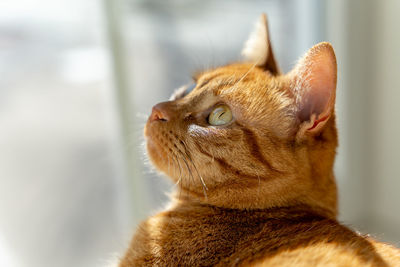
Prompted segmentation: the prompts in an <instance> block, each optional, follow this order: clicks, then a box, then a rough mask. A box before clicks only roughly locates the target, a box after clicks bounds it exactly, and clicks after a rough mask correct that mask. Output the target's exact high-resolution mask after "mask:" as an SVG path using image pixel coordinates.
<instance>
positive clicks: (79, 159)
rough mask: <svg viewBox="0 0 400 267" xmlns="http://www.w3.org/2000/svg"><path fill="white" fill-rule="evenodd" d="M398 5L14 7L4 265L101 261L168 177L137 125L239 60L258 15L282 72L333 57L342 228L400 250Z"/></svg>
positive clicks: (1, 167)
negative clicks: (153, 161) (207, 74)
mask: <svg viewBox="0 0 400 267" xmlns="http://www.w3.org/2000/svg"><path fill="white" fill-rule="evenodd" d="M398 10H400V1H397V0H379V1H378V0H376V1H374V0H352V1H346V0H323V1H322V0H301V1H299V0H268V1H267V0H263V1H261V0H258V1H257V0H253V1H243V0H242V1H239V0H230V1H228V0H223V1H222V0H220V1H210V0H203V1H194V0H185V1H183V0H158V1H156V0H103V1H101V0H85V1H81V0H35V1H33V0H12V1H11V0H3V1H1V2H0V266H7V267H8V266H9V267H20V266H21V267H25V266H30V267H31V266H40V267H46V266H52V267H53V266H104V265H105V264H106V263H107V261H108V260H109V259H111V258H112V257H113V256H115V255H118V254H119V253H121V252H122V251H123V250H124V249H125V248H126V246H127V245H128V242H129V240H130V238H131V235H132V233H133V231H134V227H135V225H136V224H137V223H138V222H139V221H140V220H142V219H143V218H144V217H146V216H147V215H149V214H152V213H154V212H155V211H157V209H160V208H161V207H162V205H163V203H165V201H166V199H167V198H166V196H165V192H167V191H168V190H170V188H171V184H170V183H169V182H168V181H167V180H166V179H164V178H160V177H158V175H157V174H156V173H154V172H152V171H151V169H150V168H149V166H148V164H147V163H146V162H147V160H146V159H145V157H144V153H143V137H142V128H143V125H144V122H145V120H146V117H147V116H148V114H149V112H150V110H151V107H152V106H153V105H154V104H155V103H157V102H159V101H163V100H166V99H167V98H168V97H169V95H170V94H171V92H172V91H173V90H174V89H175V88H177V87H179V86H180V85H182V84H184V83H187V82H189V81H190V80H191V74H192V73H193V72H194V71H196V70H199V69H200V70H201V69H205V68H209V67H213V66H217V65H219V64H224V63H228V62H231V61H236V60H240V51H241V48H242V45H243V43H244V42H245V40H246V38H247V36H248V34H249V32H250V31H251V30H252V27H253V23H254V22H255V21H256V20H257V18H258V16H259V15H260V14H261V12H265V13H267V15H268V17H269V22H270V30H271V38H272V45H273V47H274V50H275V54H276V57H277V58H278V61H279V62H280V65H281V67H282V69H283V70H284V71H285V72H286V71H289V70H290V69H291V67H293V65H294V63H295V62H296V59H297V58H299V57H300V56H301V55H302V54H303V53H304V52H306V51H307V49H308V48H310V47H311V46H312V45H314V44H315V43H317V42H320V41H325V40H326V41H330V42H331V43H332V44H333V46H334V48H335V50H336V53H337V59H338V68H339V74H338V78H339V81H338V103H337V114H338V124H339V134H340V147H339V151H338V158H337V161H336V167H335V168H336V176H337V180H338V184H339V190H340V191H339V192H340V220H341V221H342V222H344V223H345V224H347V225H349V226H350V227H353V228H355V229H358V230H360V231H362V232H369V233H371V234H372V235H373V236H375V237H377V238H378V239H380V240H384V241H390V242H394V243H395V244H397V245H399V244H400V243H399V241H400V227H399V226H400V210H399V206H400V194H399V189H400V167H399V166H400V160H399V159H400V139H399V136H400V123H399V122H400V121H399V116H398V115H399V114H400V104H399V103H400V77H399V75H400V29H399V27H398V25H400V17H399V16H398Z"/></svg>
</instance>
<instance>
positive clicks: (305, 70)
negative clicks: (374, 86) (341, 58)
mask: <svg viewBox="0 0 400 267" xmlns="http://www.w3.org/2000/svg"><path fill="white" fill-rule="evenodd" d="M288 76H289V78H290V80H291V90H292V94H293V96H294V98H295V105H296V115H297V119H298V121H299V123H300V124H299V130H298V132H297V137H304V136H306V135H313V134H316V133H318V132H320V131H321V130H322V129H323V127H324V125H325V124H326V122H327V121H328V120H329V118H330V117H331V116H332V114H333V112H334V107H335V97H336V78H337V66H336V57H335V52H334V51H333V48H332V46H331V45H330V44H329V43H326V42H323V43H319V44H317V45H315V46H314V47H312V48H311V49H310V50H309V51H308V52H307V53H306V55H305V56H304V57H303V58H302V59H300V61H299V62H298V63H297V65H296V67H295V68H294V69H293V70H292V71H291V72H290V73H289V74H288Z"/></svg>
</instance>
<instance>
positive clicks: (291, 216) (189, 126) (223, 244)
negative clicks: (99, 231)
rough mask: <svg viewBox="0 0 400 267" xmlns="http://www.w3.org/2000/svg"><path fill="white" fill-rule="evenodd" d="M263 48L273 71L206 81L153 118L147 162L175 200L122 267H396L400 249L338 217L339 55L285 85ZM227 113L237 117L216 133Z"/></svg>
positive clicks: (226, 70) (244, 69) (289, 77)
mask: <svg viewBox="0 0 400 267" xmlns="http://www.w3.org/2000/svg"><path fill="white" fill-rule="evenodd" d="M261 21H262V22H263V21H264V23H266V19H265V18H264V20H261ZM264 29H267V27H266V25H264ZM262 38H268V34H263V35H262ZM264 41H265V43H266V45H267V47H266V48H265V49H263V51H265V53H268V54H267V55H266V56H264V57H263V61H265V62H264V63H266V62H268V64H262V63H263V62H261V64H260V62H258V61H257V62H253V63H235V64H230V65H227V66H223V67H219V68H216V69H213V70H209V71H206V72H204V73H202V74H200V75H199V76H198V77H197V81H196V82H197V85H196V87H195V89H194V90H193V91H192V92H191V93H189V94H188V95H186V96H183V95H182V96H180V97H178V98H177V99H175V100H172V101H168V102H164V103H160V104H158V105H156V106H155V107H154V108H153V112H152V115H151V116H150V118H149V120H148V122H147V125H146V127H145V136H146V137H147V148H148V152H149V156H150V158H151V160H152V161H153V163H154V164H155V166H156V167H157V168H158V169H159V170H160V171H162V172H164V173H165V174H166V175H167V176H169V177H170V178H171V179H172V181H174V182H176V183H178V185H179V190H177V192H175V193H174V194H173V196H172V197H171V201H172V205H171V207H170V208H169V209H167V210H165V211H164V212H161V213H159V214H157V215H155V216H153V217H150V218H149V219H147V220H146V221H145V222H143V223H142V224H141V225H140V226H139V229H138V230H137V232H136V234H135V236H134V238H133V240H132V243H131V245H130V247H129V249H128V250H127V252H126V254H125V256H124V258H123V259H122V261H121V263H120V266H121V267H125V266H210V265H217V266H389V265H390V264H391V265H392V266H395V265H396V263H398V264H399V265H400V253H399V251H398V250H397V249H395V248H393V247H390V246H385V245H382V244H380V243H377V242H375V241H373V240H371V239H369V238H367V237H364V236H361V235H359V234H357V233H355V232H353V231H351V230H350V229H348V228H346V227H345V226H343V225H341V224H339V223H338V222H337V221H336V219H335V218H336V215H337V195H336V194H337V193H336V184H335V180H334V175H333V164H334V159H335V153H336V147H337V131H336V126H335V114H334V101H335V89H336V60H335V56H334V52H333V49H332V47H331V46H330V45H329V44H328V43H321V44H319V45H317V46H315V47H313V48H312V49H310V51H309V53H307V54H306V56H305V57H304V58H303V59H302V60H300V61H299V64H298V65H297V67H296V68H294V70H293V71H291V72H289V73H288V74H286V75H281V74H280V73H279V71H278V67H277V64H276V63H275V62H274V59H273V56H272V49H271V45H270V43H269V40H264ZM250 43H251V42H250ZM252 55H254V53H253V54H252ZM271 57H272V60H271ZM220 103H224V104H225V105H227V106H229V107H230V109H231V110H232V113H233V118H234V119H233V120H232V122H230V123H228V124H226V125H222V126H210V125H209V124H208V123H207V116H208V114H209V113H210V111H211V110H212V108H213V107H215V106H216V105H217V104H220Z"/></svg>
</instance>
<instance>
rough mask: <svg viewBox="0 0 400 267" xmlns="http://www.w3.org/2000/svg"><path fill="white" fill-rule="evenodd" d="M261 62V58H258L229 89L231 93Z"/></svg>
mask: <svg viewBox="0 0 400 267" xmlns="http://www.w3.org/2000/svg"><path fill="white" fill-rule="evenodd" d="M259 62H260V59H259V60H257V61H256V62H255V63H254V64H253V65H252V66H251V67H250V68H249V70H248V71H247V72H246V73H245V74H243V76H242V77H241V78H240V79H239V80H238V81H237V82H236V83H235V84H234V85H233V86H232V88H231V89H229V92H230V93H231V92H233V91H235V90H236V89H237V88H238V86H239V84H240V83H241V82H242V81H243V80H244V78H246V77H247V75H249V73H250V72H251V71H252V70H253V69H254V68H255V67H256V66H257V65H258V63H259Z"/></svg>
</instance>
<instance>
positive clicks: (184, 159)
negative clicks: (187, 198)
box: [179, 151, 194, 182]
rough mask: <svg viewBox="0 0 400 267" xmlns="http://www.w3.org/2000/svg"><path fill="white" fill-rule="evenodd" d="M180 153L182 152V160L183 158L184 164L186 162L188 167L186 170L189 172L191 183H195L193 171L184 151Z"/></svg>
mask: <svg viewBox="0 0 400 267" xmlns="http://www.w3.org/2000/svg"><path fill="white" fill-rule="evenodd" d="M179 152H180V154H181V158H182V160H183V162H184V163H185V165H186V169H187V170H188V173H189V177H190V179H191V181H192V182H194V177H193V173H192V170H191V169H190V167H189V164H188V162H187V160H186V158H185V156H184V155H183V153H182V151H179Z"/></svg>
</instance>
